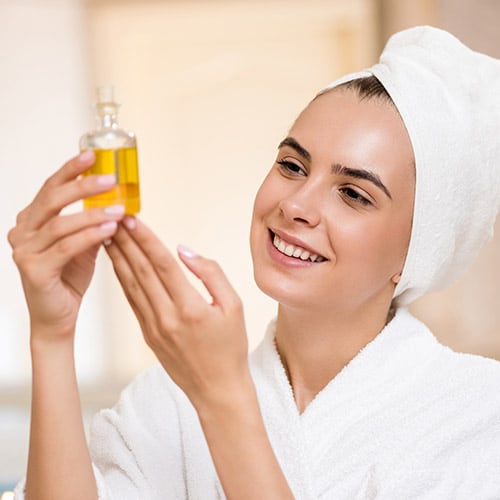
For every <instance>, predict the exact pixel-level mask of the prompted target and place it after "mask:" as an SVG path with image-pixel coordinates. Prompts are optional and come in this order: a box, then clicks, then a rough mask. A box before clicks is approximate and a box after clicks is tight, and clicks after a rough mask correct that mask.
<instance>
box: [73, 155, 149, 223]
mask: <svg viewBox="0 0 500 500" xmlns="http://www.w3.org/2000/svg"><path fill="white" fill-rule="evenodd" d="M94 153H95V163H94V165H93V166H92V167H91V168H89V169H88V170H87V171H86V172H85V173H84V174H83V175H103V174H115V175H116V181H117V184H116V186H115V187H114V188H113V189H111V190H110V191H107V192H105V193H102V194H97V195H95V196H90V197H88V198H85V199H84V200H83V206H84V208H98V207H107V206H109V205H118V204H120V205H124V206H125V213H126V214H128V215H134V214H136V213H137V212H139V210H140V208H141V199H140V194H139V170H138V163H137V149H136V148H121V149H94Z"/></svg>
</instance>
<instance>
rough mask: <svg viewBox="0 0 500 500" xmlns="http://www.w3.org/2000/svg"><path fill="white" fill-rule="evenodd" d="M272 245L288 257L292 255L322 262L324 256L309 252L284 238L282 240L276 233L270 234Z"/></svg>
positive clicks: (301, 258) (305, 259)
mask: <svg viewBox="0 0 500 500" xmlns="http://www.w3.org/2000/svg"><path fill="white" fill-rule="evenodd" d="M272 238H273V245H274V247H275V248H276V249H277V250H278V251H279V252H281V253H282V254H284V255H287V256H288V257H294V258H296V259H300V260H304V261H309V262H324V261H325V260H327V259H325V257H322V256H321V255H318V254H315V253H311V252H310V251H309V250H306V249H305V248H302V247H299V246H297V245H292V244H291V243H288V242H287V241H285V240H282V239H281V238H280V237H279V236H278V235H277V234H274V233H273V234H272Z"/></svg>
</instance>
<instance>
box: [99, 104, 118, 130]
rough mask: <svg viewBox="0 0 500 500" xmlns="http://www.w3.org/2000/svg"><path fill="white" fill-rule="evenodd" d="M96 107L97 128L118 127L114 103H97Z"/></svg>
mask: <svg viewBox="0 0 500 500" xmlns="http://www.w3.org/2000/svg"><path fill="white" fill-rule="evenodd" d="M96 107H97V126H98V128H99V129H102V128H118V106H117V105H116V103H104V104H103V103H98V104H97V106H96Z"/></svg>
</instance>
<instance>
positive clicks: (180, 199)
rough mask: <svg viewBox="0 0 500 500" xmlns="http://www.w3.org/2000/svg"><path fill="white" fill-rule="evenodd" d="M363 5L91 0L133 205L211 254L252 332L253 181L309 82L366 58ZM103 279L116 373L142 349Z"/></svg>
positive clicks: (141, 356)
mask: <svg viewBox="0 0 500 500" xmlns="http://www.w3.org/2000/svg"><path fill="white" fill-rule="evenodd" d="M373 12H374V11H373V7H372V2H370V1H365V0H356V1H352V2H344V1H331V0H317V1H315V2H303V1H293V0H291V1H290V0H289V1H287V2H282V1H280V0H278V1H267V2H224V1H211V2H203V1H188V2H127V3H125V4H123V3H119V2H95V3H93V4H92V9H91V10H90V14H89V40H90V42H91V49H92V50H91V61H92V67H93V69H94V81H95V83H96V84H99V83H106V82H109V83H113V84H115V86H116V87H117V93H118V95H119V98H120V100H121V101H122V102H123V109H122V111H123V112H122V123H123V124H125V125H127V126H129V127H131V128H133V129H134V130H135V131H136V133H137V135H138V138H139V146H140V161H141V178H142V195H143V202H144V209H143V211H142V214H141V216H142V217H143V219H144V220H145V221H147V222H148V223H149V224H150V225H151V226H152V227H153V228H154V229H155V231H157V233H158V234H159V235H160V236H161V237H162V239H163V240H164V241H165V242H166V243H167V245H169V246H170V247H171V248H172V247H174V246H175V245H176V244H177V243H179V242H182V243H184V244H186V245H189V246H192V247H193V248H194V249H196V250H197V251H199V252H201V253H203V254H205V255H207V256H209V257H211V258H214V259H216V260H218V261H219V262H220V264H221V265H222V266H223V268H224V270H225V271H226V273H227V275H228V276H229V277H230V279H231V281H232V282H233V284H234V286H235V287H236V289H237V291H238V292H239V293H240V295H241V296H242V297H243V299H244V303H245V305H246V308H245V311H246V318H247V326H248V334H249V338H250V345H251V346H254V345H255V344H256V343H257V341H258V340H259V339H260V338H261V337H262V335H263V333H264V329H265V327H266V325H267V323H268V322H269V320H270V319H271V318H272V317H273V316H274V314H275V305H274V303H273V302H272V301H270V299H268V298H267V297H265V296H264V295H263V294H262V293H260V292H259V291H258V290H257V289H256V287H255V285H254V283H253V278H252V269H251V259H250V254H249V249H248V231H249V224H250V217H251V208H252V203H253V198H254V195H255V192H256V190H257V188H258V186H259V184H260V182H261V180H262V179H263V177H264V175H265V173H266V172H267V170H268V169H269V167H270V166H271V164H272V162H273V160H274V156H275V151H276V146H277V144H278V143H279V141H280V140H281V138H283V136H284V134H286V131H287V129H288V127H289V126H290V125H291V124H292V121H293V120H294V118H295V117H296V115H297V114H298V112H299V111H300V110H301V109H302V108H303V107H304V106H305V105H306V103H307V102H308V101H309V100H310V99H311V98H312V97H313V96H314V94H315V93H316V92H317V91H318V90H319V89H320V88H321V87H322V86H324V85H325V84H327V83H328V82H329V81H330V80H332V79H333V78H334V77H336V76H339V75H340V74H342V73H344V72H347V71H350V70H354V69H357V68H359V67H362V66H365V65H367V64H371V63H372V62H373V59H374V57H375V50H374V46H375V43H374V40H375V37H376V30H375V26H374V24H373V17H374V16H373ZM108 286H109V290H110V296H109V299H108V300H109V301H111V303H112V304H113V308H112V310H111V314H112V322H113V323H112V324H113V327H112V329H111V331H110V332H109V334H110V335H113V336H114V338H115V342H114V345H115V346H116V348H115V350H114V351H113V352H112V353H111V358H110V359H111V362H112V364H113V372H114V373H115V374H118V375H119V376H121V377H124V378H127V377H128V376H129V375H130V374H131V373H134V372H136V371H137V370H138V369H140V368H141V367H142V366H143V365H144V364H147V363H149V362H151V357H150V356H149V354H148V353H147V351H146V349H145V348H144V344H143V341H142V339H141V337H140V335H139V334H138V328H137V325H136V322H135V320H134V318H133V317H132V314H131V313H130V311H129V307H128V306H127V305H126V304H125V301H124V300H123V298H122V293H121V291H120V290H119V289H118V286H117V285H116V280H114V279H112V278H111V277H110V279H109V283H108ZM124 360H126V363H124Z"/></svg>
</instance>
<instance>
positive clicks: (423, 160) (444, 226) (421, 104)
mask: <svg viewBox="0 0 500 500" xmlns="http://www.w3.org/2000/svg"><path fill="white" fill-rule="evenodd" d="M369 75H374V76H375V77H376V78H377V79H378V80H379V81H380V82H381V83H382V85H383V86H384V87H385V89H386V90H387V92H388V93H389V95H390V96H391V98H392V100H393V101H394V104H395V105H396V107H397V109H398V111H399V113H400V115H401V117H402V119H403V121H404V123H405V125H406V128H407V130H408V134H409V136H410V139H411V143H412V145H413V151H414V154H415V164H416V165H415V166H416V192H415V208H414V218H413V226H412V233H411V239H410V246H409V250H408V255H407V258H406V263H405V266H404V270H403V274H402V277H401V281H400V282H399V284H398V286H397V288H396V290H395V294H394V297H395V299H396V303H397V304H399V305H404V304H408V303H409V302H411V301H413V300H414V299H416V298H418V297H420V296H421V295H423V294H425V293H427V292H429V291H432V290H436V289H439V288H443V287H446V286H448V285H450V284H451V283H452V282H453V281H455V280H456V278H458V277H459V276H460V275H461V274H462V272H463V271H464V270H465V269H466V268H467V267H468V266H469V264H470V263H471V262H472V261H473V260H474V258H475V257H476V255H477V253H478V251H479V249H480V247H481V246H482V244H483V243H484V242H485V241H486V240H488V239H489V238H490V237H491V235H492V234H493V225H494V222H495V218H496V216H497V213H498V210H499V207H500V140H499V133H500V61H499V60H497V59H494V58H492V57H489V56H487V55H484V54H481V53H478V52H475V51H473V50H471V49H470V48H468V47H466V46H465V45H464V44H463V43H461V42H460V41H459V40H458V39H457V38H455V37H454V36H453V35H451V34H450V33H448V32H446V31H443V30H440V29H437V28H433V27H429V26H420V27H416V28H411V29H408V30H404V31H401V32H399V33H397V34H395V35H393V36H392V37H391V38H390V39H389V41H388V42H387V45H386V46H385V48H384V50H383V52H382V55H381V56H380V60H379V63H378V64H375V65H374V66H372V67H371V68H368V69H366V70H363V71H361V72H358V73H352V74H349V75H346V76H344V77H342V78H340V79H338V80H336V81H334V82H332V83H331V84H330V85H328V86H327V87H326V88H325V89H323V90H322V91H321V92H320V94H321V93H323V92H325V91H327V90H329V89H331V88H333V87H336V86H337V85H339V84H341V83H345V82H347V81H350V80H353V79H355V78H360V77H364V76H369Z"/></svg>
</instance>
